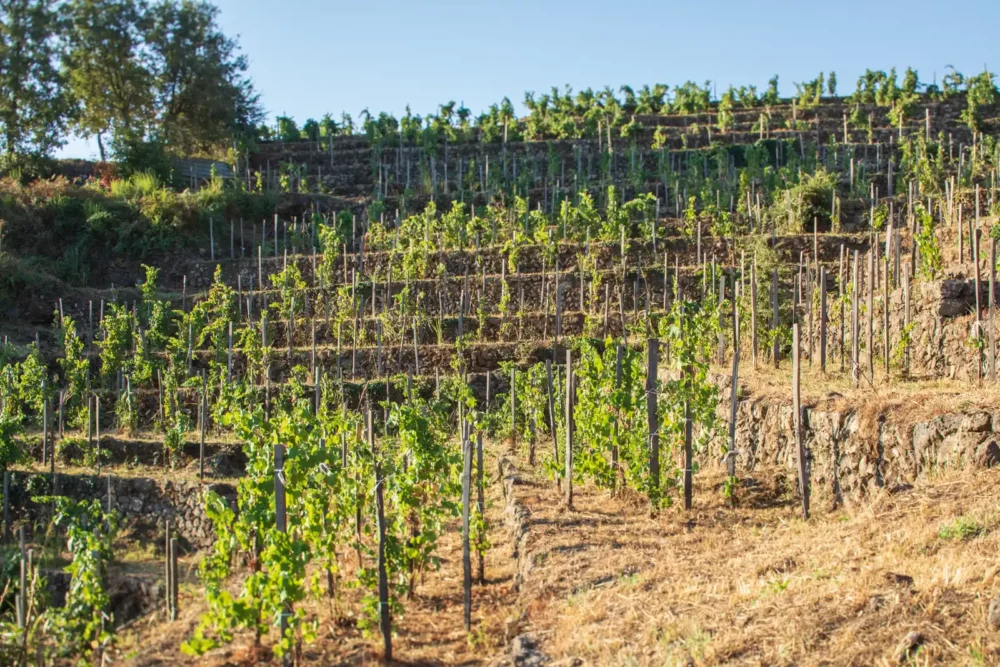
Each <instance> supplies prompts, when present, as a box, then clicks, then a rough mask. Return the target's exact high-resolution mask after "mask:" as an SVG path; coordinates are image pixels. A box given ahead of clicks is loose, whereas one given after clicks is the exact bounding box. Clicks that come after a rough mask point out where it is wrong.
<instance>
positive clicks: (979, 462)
mask: <svg viewBox="0 0 1000 667" xmlns="http://www.w3.org/2000/svg"><path fill="white" fill-rule="evenodd" d="M973 462H974V464H975V465H976V467H977V468H992V467H993V466H995V465H997V464H1000V445H997V442H996V440H990V441H988V442H984V443H982V444H980V445H979V446H978V447H976V454H975V458H974V461H973Z"/></svg>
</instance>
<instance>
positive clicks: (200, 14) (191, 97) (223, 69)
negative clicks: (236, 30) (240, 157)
mask: <svg viewBox="0 0 1000 667" xmlns="http://www.w3.org/2000/svg"><path fill="white" fill-rule="evenodd" d="M218 14H219V10H218V8H217V7H215V6H213V5H210V4H208V3H207V2H194V1H192V0H184V1H183V2H177V1H176V0H164V1H163V2H160V3H158V4H156V5H154V6H153V7H152V8H151V9H150V10H149V13H148V19H147V20H148V21H149V24H150V27H149V30H148V32H147V33H146V49H147V50H148V52H149V58H150V71H151V73H152V81H153V89H154V103H155V108H156V109H157V110H158V115H157V117H156V119H155V122H156V125H157V126H158V128H159V131H160V133H161V135H162V138H163V140H164V142H165V143H166V144H167V146H168V147H170V148H171V150H173V151H175V152H178V153H182V154H197V153H212V152H217V151H218V149H220V148H223V147H225V146H226V144H227V142H228V141H229V140H230V139H231V138H232V137H233V136H234V134H236V135H238V134H242V133H250V132H252V131H253V129H254V128H255V127H256V125H257V124H258V123H260V121H261V120H262V118H263V111H262V109H261V106H260V97H259V95H258V94H257V93H256V92H255V91H254V88H253V84H252V83H251V81H250V79H249V78H247V76H246V70H247V59H246V56H244V55H242V54H240V52H239V47H238V45H237V43H236V41H235V40H233V39H231V38H229V37H226V35H224V34H223V33H222V31H221V30H220V29H219V25H218V23H217V18H218Z"/></svg>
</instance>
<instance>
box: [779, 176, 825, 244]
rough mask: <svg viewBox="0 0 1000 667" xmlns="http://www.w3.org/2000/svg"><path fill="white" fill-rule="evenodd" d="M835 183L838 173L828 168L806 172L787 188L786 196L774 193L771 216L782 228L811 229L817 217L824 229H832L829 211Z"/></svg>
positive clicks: (797, 230) (792, 229)
mask: <svg viewBox="0 0 1000 667" xmlns="http://www.w3.org/2000/svg"><path fill="white" fill-rule="evenodd" d="M836 186H837V176H836V175H835V174H832V173H830V172H828V171H827V170H826V169H825V168H822V167H821V168H819V169H817V170H816V171H815V173H812V174H809V173H803V174H802V179H801V180H800V181H799V182H798V183H795V184H794V185H792V186H791V187H789V188H787V189H786V190H785V192H784V194H783V195H782V194H781V193H775V195H774V202H773V203H772V204H771V207H770V209H769V211H768V215H769V217H770V218H771V219H772V220H774V221H775V223H776V224H777V226H778V228H779V229H784V230H785V231H788V232H794V233H803V232H812V228H813V220H814V219H815V220H817V221H818V223H819V225H820V228H821V229H824V228H825V229H829V228H830V227H831V226H832V222H833V221H832V220H831V218H830V213H831V211H832V209H833V198H834V196H835V194H836Z"/></svg>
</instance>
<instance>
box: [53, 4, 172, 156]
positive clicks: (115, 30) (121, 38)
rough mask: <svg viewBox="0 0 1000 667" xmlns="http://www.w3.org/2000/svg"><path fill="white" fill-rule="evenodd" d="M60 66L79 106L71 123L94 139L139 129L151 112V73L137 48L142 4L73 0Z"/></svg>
mask: <svg viewBox="0 0 1000 667" xmlns="http://www.w3.org/2000/svg"><path fill="white" fill-rule="evenodd" d="M69 11H70V21H71V27H70V31H69V44H70V49H69V53H68V54H67V56H66V58H65V63H64V65H65V69H66V72H67V78H68V81H69V86H70V91H71V93H72V95H73V97H74V99H75V101H76V102H77V104H78V105H79V114H78V116H77V118H76V126H77V129H78V130H79V132H80V134H82V135H83V136H85V137H88V136H94V137H96V138H97V147H98V149H99V151H100V154H101V160H102V161H103V160H104V159H105V151H104V141H103V135H104V134H105V133H108V132H111V133H114V134H118V133H126V134H132V133H138V134H140V135H141V134H142V133H143V132H144V130H145V127H146V125H147V123H148V122H149V121H150V120H151V117H152V115H153V114H152V102H153V92H152V90H151V88H150V79H151V76H152V75H151V73H150V71H149V70H148V69H147V67H146V63H145V61H146V58H145V55H144V53H143V52H142V45H143V28H144V25H143V24H144V23H145V18H144V17H145V12H146V5H145V3H144V2H141V0H140V1H137V0H73V2H72V3H71V4H70V5H69Z"/></svg>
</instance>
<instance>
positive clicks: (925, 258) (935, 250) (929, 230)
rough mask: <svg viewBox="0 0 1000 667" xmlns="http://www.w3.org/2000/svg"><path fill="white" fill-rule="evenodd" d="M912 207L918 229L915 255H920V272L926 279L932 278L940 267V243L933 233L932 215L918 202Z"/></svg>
mask: <svg viewBox="0 0 1000 667" xmlns="http://www.w3.org/2000/svg"><path fill="white" fill-rule="evenodd" d="M913 208H914V211H913V214H914V215H915V216H916V218H917V223H918V229H919V231H918V232H917V236H916V241H917V255H918V256H919V257H920V273H921V275H923V276H924V278H926V279H927V280H933V279H934V277H935V276H936V275H937V274H938V272H939V271H941V267H942V258H941V244H940V243H939V242H938V240H937V236H935V235H934V217H933V216H932V215H931V214H930V212H929V211H927V210H926V209H925V208H924V206H923V204H921V203H920V202H917V203H916V204H915V205H914V207H913Z"/></svg>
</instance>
